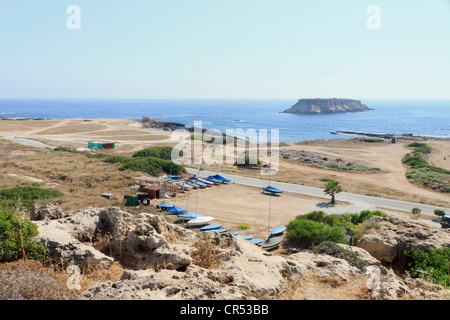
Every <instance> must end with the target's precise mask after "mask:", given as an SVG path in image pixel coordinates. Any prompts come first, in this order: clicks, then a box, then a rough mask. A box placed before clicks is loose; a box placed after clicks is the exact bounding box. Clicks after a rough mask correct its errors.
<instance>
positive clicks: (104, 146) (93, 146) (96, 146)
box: [88, 142, 116, 149]
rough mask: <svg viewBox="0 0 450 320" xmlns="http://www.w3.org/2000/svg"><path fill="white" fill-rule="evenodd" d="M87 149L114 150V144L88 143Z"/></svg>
mask: <svg viewBox="0 0 450 320" xmlns="http://www.w3.org/2000/svg"><path fill="white" fill-rule="evenodd" d="M88 148H91V149H115V148H116V144H115V143H114V142H88Z"/></svg>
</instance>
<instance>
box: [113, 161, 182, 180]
mask: <svg viewBox="0 0 450 320" xmlns="http://www.w3.org/2000/svg"><path fill="white" fill-rule="evenodd" d="M119 170H121V171H124V170H132V171H136V172H143V173H147V174H150V175H152V176H155V177H157V176H159V175H160V174H161V173H163V172H164V173H166V174H171V175H179V174H181V173H183V172H185V171H186V170H185V169H184V168H183V167H182V166H180V165H178V164H176V163H174V162H172V161H169V160H163V159H159V158H152V157H147V158H136V159H134V160H130V161H127V162H126V163H125V164H124V165H123V166H122V167H121V168H120V169H119Z"/></svg>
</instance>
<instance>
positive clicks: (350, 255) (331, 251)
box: [312, 241, 369, 269]
mask: <svg viewBox="0 0 450 320" xmlns="http://www.w3.org/2000/svg"><path fill="white" fill-rule="evenodd" d="M312 252H313V253H318V254H327V255H330V256H333V257H335V258H339V259H344V260H346V261H347V262H348V263H349V264H350V265H352V266H354V267H357V268H359V269H363V268H364V267H366V266H368V265H369V263H368V262H367V261H364V260H362V259H360V258H359V257H358V256H357V255H356V254H355V253H354V252H352V251H350V250H348V249H345V248H342V247H341V246H338V245H337V244H336V243H334V242H331V241H324V242H322V243H321V244H319V245H318V246H317V247H315V248H314V249H313V250H312Z"/></svg>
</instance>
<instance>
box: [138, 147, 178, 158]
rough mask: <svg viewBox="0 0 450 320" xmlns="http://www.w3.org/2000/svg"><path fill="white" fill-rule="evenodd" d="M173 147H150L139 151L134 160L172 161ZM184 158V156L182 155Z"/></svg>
mask: <svg viewBox="0 0 450 320" xmlns="http://www.w3.org/2000/svg"><path fill="white" fill-rule="evenodd" d="M173 150H174V149H173V148H172V147H159V146H156V147H150V148H147V149H143V150H140V151H137V152H135V153H134V154H133V158H142V157H152V158H159V159H164V160H172V151H173ZM181 156H182V155H181Z"/></svg>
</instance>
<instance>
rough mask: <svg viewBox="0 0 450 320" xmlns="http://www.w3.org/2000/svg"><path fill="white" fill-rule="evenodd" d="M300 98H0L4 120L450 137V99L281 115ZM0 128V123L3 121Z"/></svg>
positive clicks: (293, 134)
mask: <svg viewBox="0 0 450 320" xmlns="http://www.w3.org/2000/svg"><path fill="white" fill-rule="evenodd" d="M296 102H297V100H296V99H268V100H263V99H242V100H237V99H217V100H211V99H186V100H183V99H178V100H173V99H151V100H133V99H129V100H106V99H73V100H68V99H53V100H47V99H0V117H10V118H52V119H58V118H84V119H89V118H114V119H120V118H127V119H141V118H142V117H151V118H157V119H162V120H168V121H174V122H179V123H183V124H185V125H186V126H190V127H192V126H193V125H194V121H202V126H203V128H208V129H216V130H220V131H222V132H225V131H226V130H227V129H243V130H247V129H255V130H259V129H266V130H268V133H269V139H270V130H271V129H278V130H279V135H280V138H279V139H280V141H287V142H297V141H304V140H315V139H336V138H355V136H352V135H345V134H337V135H336V134H331V132H336V131H339V130H344V131H350V130H352V131H361V132H370V133H392V134H403V133H410V134H413V135H422V136H438V137H446V138H450V100H362V102H363V103H364V104H366V105H367V106H369V107H370V108H372V109H374V110H372V111H368V112H358V113H346V114H328V115H325V114H324V115H299V114H289V113H282V111H284V110H286V109H288V108H289V107H291V106H292V105H294V104H295V103H296ZM0 126H1V122H0Z"/></svg>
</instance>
